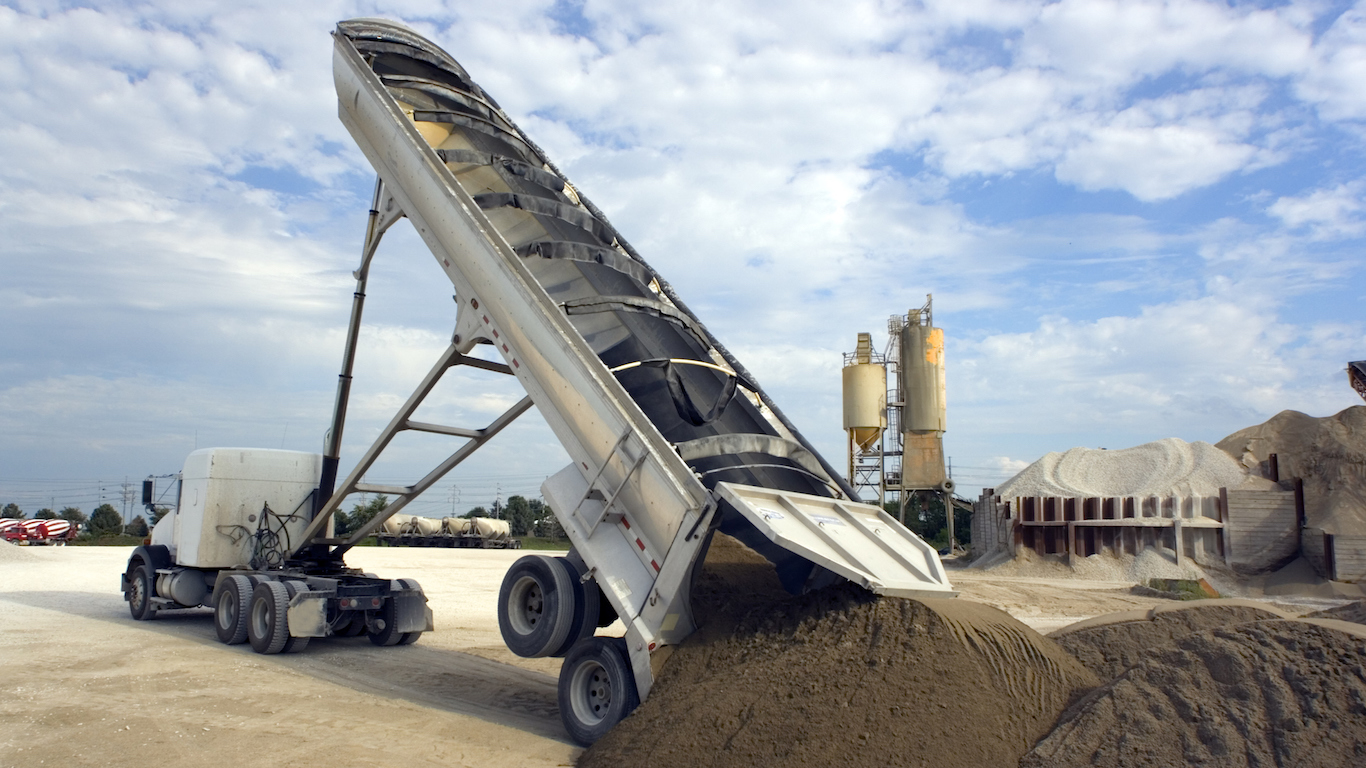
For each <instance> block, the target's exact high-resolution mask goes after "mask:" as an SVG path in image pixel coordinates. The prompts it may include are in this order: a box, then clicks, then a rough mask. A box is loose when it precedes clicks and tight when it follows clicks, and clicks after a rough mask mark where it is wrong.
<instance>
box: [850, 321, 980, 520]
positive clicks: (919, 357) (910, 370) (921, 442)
mask: <svg viewBox="0 0 1366 768" xmlns="http://www.w3.org/2000/svg"><path fill="white" fill-rule="evenodd" d="M933 304H934V297H933V295H927V296H926V297H925V306H923V307H921V308H919V309H912V310H910V311H909V312H907V313H906V314H905V315H892V316H891V318H889V319H888V321H887V348H886V351H885V352H883V353H882V354H878V352H877V351H876V350H874V349H873V341H872V335H871V334H868V333H860V334H859V335H858V343H857V346H856V348H855V351H854V352H851V353H846V354H845V355H844V370H843V372H842V377H843V389H844V429H845V431H846V432H847V434H848V436H849V483H850V485H852V486H853V487H854V490H855V491H857V492H858V493H859V494H860V496H861V497H863V498H865V499H867V498H870V497H871V496H873V495H875V496H876V498H877V502H876V503H877V504H878V505H879V506H883V505H884V504H885V503H886V502H887V501H888V500H889V498H890V500H895V501H899V502H900V506H901V513H900V517H901V519H902V520H903V521H904V520H905V517H906V505H907V503H908V501H909V500H910V498H911V496H912V495H914V494H916V493H936V494H942V496H943V501H944V508H945V510H946V515H947V517H948V519H949V525H950V537H952V527H951V526H952V525H953V523H952V520H953V515H952V514H949V513H947V510H951V509H952V508H953V480H951V479H950V478H949V476H948V472H947V471H946V467H945V463H944V432H945V431H946V429H947V422H946V417H945V414H946V408H945V397H944V391H945V388H944V332H943V331H942V330H941V329H939V328H936V327H935V326H934V313H933ZM889 385H890V386H889Z"/></svg>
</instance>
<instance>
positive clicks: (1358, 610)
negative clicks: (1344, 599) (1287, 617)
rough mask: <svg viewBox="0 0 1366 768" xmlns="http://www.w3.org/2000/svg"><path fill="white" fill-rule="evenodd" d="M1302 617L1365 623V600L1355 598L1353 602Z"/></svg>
mask: <svg viewBox="0 0 1366 768" xmlns="http://www.w3.org/2000/svg"><path fill="white" fill-rule="evenodd" d="M1304 618H1306V619H1334V620H1336V621H1350V622H1352V623H1353V624H1366V600H1357V601H1356V602H1354V603H1348V604H1346V605H1340V606H1338V607H1336V608H1329V609H1327V610H1323V611H1315V612H1314V613H1311V614H1308V615H1307V616H1305V617H1304Z"/></svg>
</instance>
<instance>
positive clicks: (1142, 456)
mask: <svg viewBox="0 0 1366 768" xmlns="http://www.w3.org/2000/svg"><path fill="white" fill-rule="evenodd" d="M1248 481H1249V476H1248V472H1247V468H1246V467H1244V466H1243V465H1241V464H1239V463H1238V462H1237V461H1233V460H1232V459H1230V457H1229V455H1228V454H1227V453H1225V452H1224V451H1221V450H1219V449H1218V448H1215V447H1214V446H1212V445H1210V444H1209V443H1204V442H1194V443H1187V442H1186V441H1184V440H1181V439H1178V438H1175V437H1169V438H1166V439H1165V440H1158V441H1156V442H1152V443H1145V444H1143V445H1140V446H1136V447H1134V448H1125V449H1124V450H1119V451H1107V450H1104V449H1097V448H1073V449H1072V450H1070V451H1067V452H1066V453H1056V452H1054V453H1049V454H1047V455H1045V456H1044V457H1043V458H1041V459H1039V460H1038V461H1036V462H1034V463H1033V464H1030V465H1029V466H1028V467H1025V468H1024V470H1023V471H1021V472H1020V474H1018V475H1016V476H1015V477H1013V478H1011V479H1009V480H1007V481H1006V482H1005V483H1004V484H1002V485H1001V486H999V487H998V488H997V489H996V495H998V496H1000V497H1001V498H1003V499H1009V498H1015V497H1017V496H1063V497H1089V496H1168V495H1177V496H1195V495H1199V496H1216V495H1218V494H1219V489H1220V488H1241V487H1245V485H1246V484H1247V483H1248ZM1256 482H1257V481H1256V479H1253V483H1256ZM1261 485H1268V486H1269V484H1268V483H1260V484H1258V485H1257V487H1260V486H1261Z"/></svg>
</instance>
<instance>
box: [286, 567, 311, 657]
mask: <svg viewBox="0 0 1366 768" xmlns="http://www.w3.org/2000/svg"><path fill="white" fill-rule="evenodd" d="M307 590H308V585H307V584H305V583H304V582H302V581H286V582H285V592H286V593H287V594H288V595H289V598H290V600H293V599H294V596H295V595H297V594H299V593H300V592H305V591H307ZM284 611H285V618H286V621H285V630H286V631H288V629H289V621H288V620H287V619H288V618H289V600H286V601H285V607H284ZM312 639H313V638H311V637H295V636H293V635H290V636H289V639H288V640H286V641H285V647H284V648H281V649H280V653H298V652H299V651H302V650H303V649H305V648H307V647H308V641H309V640H312Z"/></svg>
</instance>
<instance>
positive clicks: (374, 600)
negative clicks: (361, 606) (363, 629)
mask: <svg viewBox="0 0 1366 768" xmlns="http://www.w3.org/2000/svg"><path fill="white" fill-rule="evenodd" d="M379 603H380V600H379V598H378V597H372V598H370V607H372V608H378V607H379Z"/></svg>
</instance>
